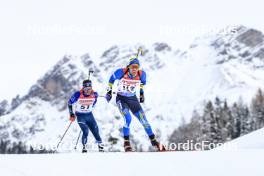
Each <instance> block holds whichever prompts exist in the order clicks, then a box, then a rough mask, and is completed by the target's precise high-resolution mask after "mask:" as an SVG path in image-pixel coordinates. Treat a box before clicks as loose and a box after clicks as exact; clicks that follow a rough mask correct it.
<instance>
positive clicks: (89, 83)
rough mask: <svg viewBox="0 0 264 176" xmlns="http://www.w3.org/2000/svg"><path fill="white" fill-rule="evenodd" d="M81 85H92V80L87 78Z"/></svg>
mask: <svg viewBox="0 0 264 176" xmlns="http://www.w3.org/2000/svg"><path fill="white" fill-rule="evenodd" d="M83 87H92V81H91V80H89V79H87V80H84V81H83Z"/></svg>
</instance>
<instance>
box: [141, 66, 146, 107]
mask: <svg viewBox="0 0 264 176" xmlns="http://www.w3.org/2000/svg"><path fill="white" fill-rule="evenodd" d="M146 82H147V75H146V72H144V71H142V74H141V76H140V103H144V101H145V96H144V86H145V85H146Z"/></svg>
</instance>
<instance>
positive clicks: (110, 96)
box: [105, 89, 112, 102]
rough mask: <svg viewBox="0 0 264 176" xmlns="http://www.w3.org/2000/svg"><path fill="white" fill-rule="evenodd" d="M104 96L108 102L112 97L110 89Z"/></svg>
mask: <svg viewBox="0 0 264 176" xmlns="http://www.w3.org/2000/svg"><path fill="white" fill-rule="evenodd" d="M105 98H106V100H107V102H109V101H110V100H111V99H112V90H111V89H110V90H109V91H108V92H107V93H106V95H105Z"/></svg>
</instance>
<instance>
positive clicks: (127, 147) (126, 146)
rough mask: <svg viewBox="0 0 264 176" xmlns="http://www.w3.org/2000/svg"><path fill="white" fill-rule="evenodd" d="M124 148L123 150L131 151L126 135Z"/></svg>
mask: <svg viewBox="0 0 264 176" xmlns="http://www.w3.org/2000/svg"><path fill="white" fill-rule="evenodd" d="M124 139H125V140H124V149H125V152H132V147H131V145H130V141H129V137H128V136H125V137H124Z"/></svg>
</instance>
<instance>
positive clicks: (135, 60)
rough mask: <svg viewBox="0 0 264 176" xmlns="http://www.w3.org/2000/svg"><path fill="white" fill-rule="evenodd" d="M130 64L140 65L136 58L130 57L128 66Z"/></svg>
mask: <svg viewBox="0 0 264 176" xmlns="http://www.w3.org/2000/svg"><path fill="white" fill-rule="evenodd" d="M132 64H138V66H140V63H139V60H138V58H131V59H130V61H129V64H128V66H129V65H132Z"/></svg>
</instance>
